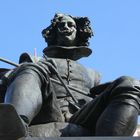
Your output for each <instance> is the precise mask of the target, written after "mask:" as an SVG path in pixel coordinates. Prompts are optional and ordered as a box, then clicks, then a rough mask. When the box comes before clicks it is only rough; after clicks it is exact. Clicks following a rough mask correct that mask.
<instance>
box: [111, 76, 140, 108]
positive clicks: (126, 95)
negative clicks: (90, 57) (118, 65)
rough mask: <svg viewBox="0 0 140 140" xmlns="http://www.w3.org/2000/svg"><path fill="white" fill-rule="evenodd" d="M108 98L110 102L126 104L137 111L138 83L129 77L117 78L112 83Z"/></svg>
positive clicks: (139, 93)
mask: <svg viewBox="0 0 140 140" xmlns="http://www.w3.org/2000/svg"><path fill="white" fill-rule="evenodd" d="M110 97H111V101H117V102H120V103H127V104H130V105H133V106H135V107H136V108H137V109H138V110H139V107H140V81H139V80H137V79H135V78H132V77H129V76H121V77H119V78H118V79H116V80H115V81H114V84H113V87H112V91H111V93H110Z"/></svg>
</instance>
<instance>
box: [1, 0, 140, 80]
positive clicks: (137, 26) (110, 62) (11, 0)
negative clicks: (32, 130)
mask: <svg viewBox="0 0 140 140" xmlns="http://www.w3.org/2000/svg"><path fill="white" fill-rule="evenodd" d="M139 7H140V0H71V1H68V0H59V1H58V0H40V1H39V0H38V1H37V0H36V1H35V0H20V1H19V0H1V2H0V57H3V58H7V59H9V60H11V61H14V62H16V63H18V57H19V56H20V54H21V53H23V52H28V53H29V54H31V55H33V53H34V48H36V50H37V55H38V56H42V50H43V48H45V47H46V45H47V44H46V43H45V42H44V39H43V38H42V35H41V31H42V29H44V28H45V27H47V26H48V25H49V24H50V20H51V19H52V17H53V16H54V14H55V13H57V12H62V13H66V14H71V15H73V16H87V17H89V19H90V21H91V26H92V28H93V30H94V37H93V38H91V39H90V46H89V47H90V48H91V49H92V50H93V54H92V55H91V56H90V57H88V58H83V59H81V60H80V62H81V63H82V64H84V65H85V66H87V67H91V68H93V69H96V70H97V71H99V72H100V73H101V75H102V81H101V82H106V81H110V80H114V79H116V78H117V77H119V76H122V75H129V76H133V77H135V78H137V79H140V59H139V58H140V15H139V14H140V8H139ZM0 67H7V68H11V66H10V65H6V64H4V63H2V62H0Z"/></svg>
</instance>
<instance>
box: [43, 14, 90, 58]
mask: <svg viewBox="0 0 140 140" xmlns="http://www.w3.org/2000/svg"><path fill="white" fill-rule="evenodd" d="M42 35H43V37H44V39H45V41H46V42H47V44H48V47H47V51H48V50H49V51H50V50H52V48H53V47H54V46H59V48H63V49H64V48H65V50H69V51H70V49H71V48H74V50H76V49H78V50H80V53H81V54H80V55H81V56H80V57H83V56H88V55H90V54H91V50H90V49H89V48H87V46H88V45H89V42H88V40H89V38H90V37H91V36H92V35H93V32H92V29H91V27H90V21H89V19H88V18H87V17H73V16H71V15H66V14H61V13H57V14H55V16H54V18H53V19H52V20H51V25H50V26H49V27H47V28H45V29H44V30H43V31H42ZM52 46H53V47H52ZM81 46H82V48H83V49H81ZM85 48H86V49H85ZM45 50H46V48H45ZM45 50H44V51H45ZM65 50H64V51H65ZM78 50H77V51H78ZM55 52H56V50H55ZM82 53H83V54H82ZM78 55H79V54H78ZM78 59H79V57H78Z"/></svg>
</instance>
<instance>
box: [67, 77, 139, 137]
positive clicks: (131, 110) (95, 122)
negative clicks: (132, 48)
mask: <svg viewBox="0 0 140 140" xmlns="http://www.w3.org/2000/svg"><path fill="white" fill-rule="evenodd" d="M139 107H140V83H139V81H137V80H134V79H133V78H130V77H126V76H123V77H120V78H118V79H117V80H115V81H114V82H112V83H111V84H110V85H109V86H108V88H106V89H105V90H104V91H103V92H102V93H101V94H100V95H99V96H98V97H96V98H95V99H94V100H93V101H91V102H90V103H89V104H87V105H86V106H84V107H83V108H82V109H81V110H79V112H77V113H76V114H74V116H73V117H72V118H71V120H70V121H71V122H73V123H77V124H80V125H82V126H85V127H87V128H89V129H90V130H91V131H92V132H93V133H94V135H96V136H130V135H133V133H134V131H135V129H136V126H137V118H138V112H139ZM87 114H88V115H87Z"/></svg>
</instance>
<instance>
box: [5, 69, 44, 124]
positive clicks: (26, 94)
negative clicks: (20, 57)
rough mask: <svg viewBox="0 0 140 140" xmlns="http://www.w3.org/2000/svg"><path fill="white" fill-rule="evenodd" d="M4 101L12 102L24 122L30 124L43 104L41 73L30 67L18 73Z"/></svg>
mask: <svg viewBox="0 0 140 140" xmlns="http://www.w3.org/2000/svg"><path fill="white" fill-rule="evenodd" d="M4 102H5V103H10V104H12V105H13V106H14V107H15V109H16V111H17V113H18V114H19V115H20V116H21V118H22V119H23V120H24V122H25V123H27V124H29V123H30V122H31V121H32V119H33V118H34V117H35V115H36V114H37V113H38V112H39V111H40V108H41V105H42V94H41V80H40V78H39V75H38V74H37V73H36V72H35V71H33V70H31V69H28V68H27V69H25V70H21V71H20V72H19V73H17V75H16V77H15V78H14V80H13V82H12V83H11V84H10V85H9V87H8V89H7V92H6V95H5V101H4Z"/></svg>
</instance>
